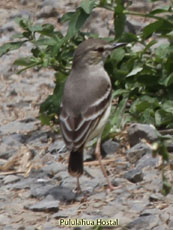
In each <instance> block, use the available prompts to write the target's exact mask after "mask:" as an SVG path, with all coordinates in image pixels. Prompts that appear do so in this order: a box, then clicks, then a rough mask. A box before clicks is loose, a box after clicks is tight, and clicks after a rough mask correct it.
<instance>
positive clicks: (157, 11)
mask: <svg viewBox="0 0 173 230" xmlns="http://www.w3.org/2000/svg"><path fill="white" fill-rule="evenodd" d="M168 12H169V7H166V8H165V9H164V8H162V9H161V8H159V9H155V10H153V11H151V12H150V13H149V14H152V15H155V14H162V13H168Z"/></svg>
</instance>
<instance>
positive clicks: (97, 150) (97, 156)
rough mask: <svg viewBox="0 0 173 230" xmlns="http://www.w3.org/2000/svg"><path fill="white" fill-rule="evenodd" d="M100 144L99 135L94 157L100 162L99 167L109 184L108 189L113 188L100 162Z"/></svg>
mask: <svg viewBox="0 0 173 230" xmlns="http://www.w3.org/2000/svg"><path fill="white" fill-rule="evenodd" d="M100 145H101V136H99V137H98V139H97V144H96V149H95V155H96V158H97V160H98V162H99V164H100V168H101V170H102V173H103V175H104V177H105V178H106V180H107V183H108V186H109V189H110V190H114V186H113V185H112V184H111V182H110V180H109V177H108V175H107V172H106V169H105V167H104V165H103V163H102V156H101V148H100Z"/></svg>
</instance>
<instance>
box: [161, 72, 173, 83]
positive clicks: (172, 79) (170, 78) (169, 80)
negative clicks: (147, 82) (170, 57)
mask: <svg viewBox="0 0 173 230" xmlns="http://www.w3.org/2000/svg"><path fill="white" fill-rule="evenodd" d="M162 83H163V84H164V85H165V86H170V85H172V84H173V73H171V74H169V76H168V77H167V78H166V79H165V80H164V81H163V82H162Z"/></svg>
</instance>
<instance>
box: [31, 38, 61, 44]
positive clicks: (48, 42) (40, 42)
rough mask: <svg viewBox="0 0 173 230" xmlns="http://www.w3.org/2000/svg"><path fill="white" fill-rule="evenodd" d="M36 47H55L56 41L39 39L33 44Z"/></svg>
mask: <svg viewBox="0 0 173 230" xmlns="http://www.w3.org/2000/svg"><path fill="white" fill-rule="evenodd" d="M33 43H34V44H35V45H36V46H45V45H46V46H55V45H57V41H56V40H55V39H54V38H46V37H43V38H39V39H38V40H37V41H34V42H33Z"/></svg>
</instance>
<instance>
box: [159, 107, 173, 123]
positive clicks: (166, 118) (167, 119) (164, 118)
mask: <svg viewBox="0 0 173 230" xmlns="http://www.w3.org/2000/svg"><path fill="white" fill-rule="evenodd" d="M171 122H173V116H172V113H168V112H166V111H165V110H163V109H159V110H157V111H156V112H155V123H156V126H158V127H159V126H163V125H165V126H167V125H169V123H171Z"/></svg>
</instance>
